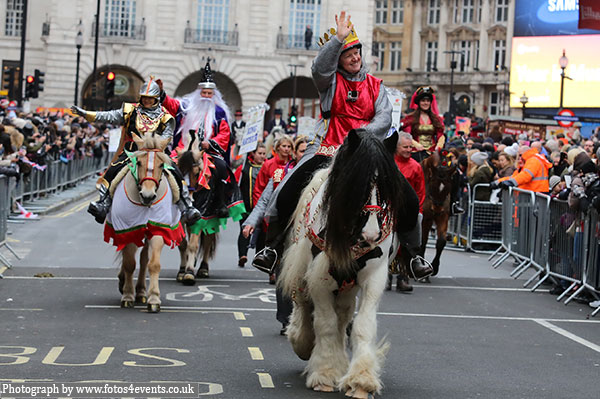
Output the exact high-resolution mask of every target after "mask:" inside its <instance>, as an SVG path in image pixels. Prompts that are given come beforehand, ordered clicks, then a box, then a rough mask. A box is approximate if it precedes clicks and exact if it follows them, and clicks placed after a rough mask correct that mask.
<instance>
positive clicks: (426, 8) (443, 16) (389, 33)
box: [372, 0, 521, 117]
mask: <svg viewBox="0 0 600 399" xmlns="http://www.w3.org/2000/svg"><path fill="white" fill-rule="evenodd" d="M374 3H375V4H374V5H373V6H374V10H373V17H374V20H373V22H374V31H373V44H372V46H373V47H372V54H373V55H374V56H375V63H374V66H373V68H372V69H373V72H374V74H375V75H376V76H378V77H380V78H382V79H383V80H384V82H385V83H386V84H387V85H388V86H390V87H395V88H398V89H399V90H401V91H403V92H404V93H405V94H406V95H407V96H408V98H409V99H410V95H411V94H412V93H413V92H414V90H415V89H416V88H417V87H419V86H421V85H431V86H433V87H434V88H435V89H436V90H437V93H438V95H437V98H438V103H439V108H440V112H441V113H444V112H446V111H448V110H449V105H450V104H449V103H450V91H451V87H452V88H453V92H454V93H455V94H454V97H455V104H456V106H455V108H456V110H457V111H459V112H460V111H462V112H469V113H470V112H474V113H475V114H476V115H477V116H482V117H485V116H488V115H509V114H510V108H509V96H510V95H516V96H520V95H521V93H510V92H509V90H508V87H509V84H508V83H509V66H510V51H511V39H512V32H513V25H514V7H515V0H375V1H374ZM452 61H455V62H456V63H455V64H454V65H453V66H454V69H452V68H451V62H452Z"/></svg>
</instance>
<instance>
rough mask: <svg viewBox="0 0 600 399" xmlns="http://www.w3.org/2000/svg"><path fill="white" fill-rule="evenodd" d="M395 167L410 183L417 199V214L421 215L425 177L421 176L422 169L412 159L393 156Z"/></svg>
mask: <svg viewBox="0 0 600 399" xmlns="http://www.w3.org/2000/svg"><path fill="white" fill-rule="evenodd" d="M394 160H395V161H396V165H398V169H400V173H402V174H403V175H404V177H405V178H406V180H408V182H409V183H410V185H411V186H412V188H413V190H415V192H416V193H417V196H418V197H419V212H420V213H423V202H425V176H424V175H423V168H422V167H421V164H420V163H418V162H417V161H415V160H414V159H412V158H408V159H406V158H403V157H401V156H399V155H397V154H396V155H395V156H394Z"/></svg>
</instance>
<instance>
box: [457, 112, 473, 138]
mask: <svg viewBox="0 0 600 399" xmlns="http://www.w3.org/2000/svg"><path fill="white" fill-rule="evenodd" d="M455 125H456V130H455V134H454V135H455V136H458V132H465V136H466V137H469V136H470V135H471V118H467V117H465V116H457V117H456V121H455Z"/></svg>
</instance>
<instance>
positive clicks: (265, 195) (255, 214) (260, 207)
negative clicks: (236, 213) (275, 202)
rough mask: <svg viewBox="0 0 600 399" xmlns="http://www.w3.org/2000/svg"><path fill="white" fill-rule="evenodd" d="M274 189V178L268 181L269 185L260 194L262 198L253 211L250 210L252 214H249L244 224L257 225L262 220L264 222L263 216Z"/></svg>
mask: <svg viewBox="0 0 600 399" xmlns="http://www.w3.org/2000/svg"><path fill="white" fill-rule="evenodd" d="M273 191H274V190H273V179H269V183H267V186H266V187H265V189H264V190H263V192H262V194H261V195H260V198H259V199H258V202H257V203H256V205H255V206H254V209H252V212H250V215H248V217H247V218H246V221H245V222H244V224H243V226H253V227H256V226H258V225H259V224H260V222H262V220H263V218H264V217H265V212H266V211H267V207H268V206H269V201H270V200H271V197H272V196H273Z"/></svg>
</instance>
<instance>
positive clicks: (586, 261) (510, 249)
mask: <svg viewBox="0 0 600 399" xmlns="http://www.w3.org/2000/svg"><path fill="white" fill-rule="evenodd" d="M501 209H502V227H501V230H502V240H501V246H500V247H499V248H498V249H497V250H496V251H495V252H494V253H492V254H491V255H490V257H489V260H490V261H492V260H493V264H492V265H493V267H498V266H499V265H500V264H501V263H503V262H504V261H506V260H507V259H509V258H512V259H514V260H515V268H514V269H513V271H512V272H511V276H513V277H514V278H517V277H519V276H520V275H522V274H523V273H524V272H525V271H526V270H528V269H534V270H535V273H534V274H533V276H532V277H531V278H529V280H527V281H526V282H525V283H524V287H529V286H530V285H531V284H532V283H533V282H534V281H535V280H536V279H538V281H537V283H536V284H535V285H533V286H532V287H531V291H532V292H533V291H535V290H536V289H537V288H538V287H539V286H540V285H541V284H543V283H544V281H546V280H548V279H551V280H552V281H553V282H554V283H555V284H557V285H558V284H566V289H565V290H564V292H563V293H562V294H560V295H559V296H558V297H557V301H562V300H563V299H565V298H566V299H565V300H564V303H565V305H566V304H568V303H569V302H570V301H572V300H573V299H574V298H575V297H577V296H578V295H580V294H582V293H583V292H584V291H587V292H588V293H589V294H591V295H592V296H593V297H595V298H596V299H598V298H599V294H600V270H599V265H600V250H599V249H600V219H599V217H598V212H597V210H596V209H595V208H590V209H589V210H588V212H586V213H584V214H577V213H574V212H573V211H572V209H570V208H569V206H568V204H567V202H566V201H561V200H558V199H555V198H552V199H551V198H550V197H549V196H548V195H545V194H540V193H534V192H532V191H528V190H521V189H518V188H510V189H509V190H503V192H502V205H501ZM494 258H495V259H494ZM599 311H600V307H598V308H596V309H595V310H594V311H593V313H592V314H591V315H592V316H595V315H596V314H597V313H598V312H599Z"/></svg>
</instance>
